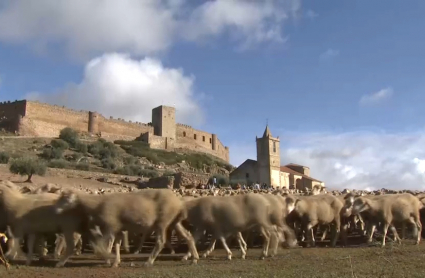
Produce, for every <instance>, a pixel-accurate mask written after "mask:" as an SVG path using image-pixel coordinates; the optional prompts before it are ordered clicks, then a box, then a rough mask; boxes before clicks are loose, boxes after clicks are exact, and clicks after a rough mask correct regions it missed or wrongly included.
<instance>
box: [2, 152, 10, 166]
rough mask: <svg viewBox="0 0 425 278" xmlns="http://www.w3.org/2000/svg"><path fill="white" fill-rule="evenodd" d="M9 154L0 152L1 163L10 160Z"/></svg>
mask: <svg viewBox="0 0 425 278" xmlns="http://www.w3.org/2000/svg"><path fill="white" fill-rule="evenodd" d="M9 158H10V156H9V154H8V153H7V152H0V164H7V163H8V162H9Z"/></svg>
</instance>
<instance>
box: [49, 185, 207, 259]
mask: <svg viewBox="0 0 425 278" xmlns="http://www.w3.org/2000/svg"><path fill="white" fill-rule="evenodd" d="M56 208H57V209H56V210H57V213H58V214H61V213H63V212H65V211H74V212H75V213H78V214H79V215H80V217H87V216H90V217H92V219H93V220H92V221H93V223H94V224H95V225H98V226H99V227H100V230H101V233H102V235H103V238H104V239H107V240H113V239H114V238H115V253H116V256H115V261H114V263H113V265H112V266H113V267H117V266H118V265H119V263H120V261H121V257H120V245H121V241H122V233H121V231H128V232H131V233H142V234H143V233H147V232H149V231H155V234H156V244H155V247H154V249H153V251H152V253H151V255H150V256H149V258H148V261H147V262H146V264H145V265H146V266H150V265H152V264H153V263H154V261H155V259H156V257H157V256H158V254H159V253H160V252H161V250H162V249H163V247H164V244H165V241H166V230H167V229H168V228H169V227H174V229H175V230H176V231H177V232H178V233H179V234H180V235H181V236H182V237H183V238H184V239H185V240H186V242H187V244H188V247H189V250H190V252H191V253H192V254H194V257H193V263H196V262H197V260H198V259H199V256H198V252H197V250H196V247H195V243H194V241H193V238H192V236H191V235H190V233H189V232H188V231H187V230H186V229H184V228H183V226H182V225H181V221H182V219H184V218H186V211H185V207H184V204H183V202H182V201H181V200H180V199H179V198H178V197H177V196H176V195H175V194H174V193H173V191H171V190H169V189H145V190H142V191H139V192H135V193H111V194H108V195H88V194H82V193H78V192H75V191H73V190H69V191H64V192H62V193H61V197H60V198H59V200H58V202H57V204H56ZM98 242H99V241H98ZM99 252H100V254H101V255H102V256H103V257H104V258H105V259H107V258H108V252H107V250H105V248H100V249H99ZM107 262H108V260H107Z"/></svg>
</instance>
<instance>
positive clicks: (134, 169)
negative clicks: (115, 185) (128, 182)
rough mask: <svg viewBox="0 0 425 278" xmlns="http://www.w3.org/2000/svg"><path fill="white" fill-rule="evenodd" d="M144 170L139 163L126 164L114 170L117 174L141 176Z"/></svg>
mask: <svg viewBox="0 0 425 278" xmlns="http://www.w3.org/2000/svg"><path fill="white" fill-rule="evenodd" d="M141 171H142V168H141V167H140V166H138V165H126V166H124V167H120V168H118V169H116V170H115V171H114V173H115V174H118V175H126V176H139V175H140V173H141Z"/></svg>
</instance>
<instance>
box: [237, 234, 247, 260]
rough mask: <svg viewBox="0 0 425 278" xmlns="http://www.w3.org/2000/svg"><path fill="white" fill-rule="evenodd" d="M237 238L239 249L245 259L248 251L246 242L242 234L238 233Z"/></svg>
mask: <svg viewBox="0 0 425 278" xmlns="http://www.w3.org/2000/svg"><path fill="white" fill-rule="evenodd" d="M236 236H237V239H238V243H239V248H240V249H241V258H242V259H245V257H246V251H247V250H248V248H247V245H246V242H245V240H244V239H243V237H242V233H241V232H238V233H237V235H236Z"/></svg>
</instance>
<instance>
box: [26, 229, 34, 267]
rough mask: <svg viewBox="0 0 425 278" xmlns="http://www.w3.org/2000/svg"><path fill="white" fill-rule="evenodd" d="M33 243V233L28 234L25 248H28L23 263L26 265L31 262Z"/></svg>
mask: <svg viewBox="0 0 425 278" xmlns="http://www.w3.org/2000/svg"><path fill="white" fill-rule="evenodd" d="M34 243H35V234H29V235H28V238H27V248H28V253H27V261H26V263H25V264H26V265H27V266H29V265H30V264H31V261H32V257H33V255H34Z"/></svg>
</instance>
